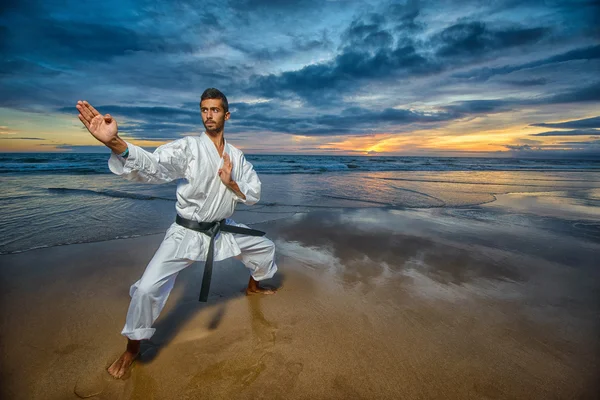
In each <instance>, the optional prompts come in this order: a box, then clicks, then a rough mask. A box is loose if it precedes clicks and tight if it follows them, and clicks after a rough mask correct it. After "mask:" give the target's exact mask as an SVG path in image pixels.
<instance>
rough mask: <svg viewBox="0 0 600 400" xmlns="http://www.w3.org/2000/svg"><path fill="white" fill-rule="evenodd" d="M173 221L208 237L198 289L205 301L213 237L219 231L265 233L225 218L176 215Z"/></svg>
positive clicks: (252, 234)
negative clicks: (209, 219) (194, 218)
mask: <svg viewBox="0 0 600 400" xmlns="http://www.w3.org/2000/svg"><path fill="white" fill-rule="evenodd" d="M175 222H177V224H178V225H181V226H183V227H184V228H188V229H191V230H193V231H196V232H202V233H204V234H205V235H207V236H209V237H210V244H209V245H208V253H207V254H206V263H205V264H204V276H203V277H202V288H201V289H200V298H199V299H198V300H199V301H203V302H206V300H207V299H208V290H209V289H210V278H211V277H212V265H213V253H214V252H215V239H216V237H217V234H218V233H219V232H220V231H223V232H230V233H239V234H241V235H247V236H264V235H265V233H264V232H262V231H259V230H256V229H250V228H242V227H240V226H234V225H227V224H226V223H225V220H224V219H222V220H220V221H215V222H196V221H191V220H189V219H185V218H182V217H180V216H179V215H177V218H175Z"/></svg>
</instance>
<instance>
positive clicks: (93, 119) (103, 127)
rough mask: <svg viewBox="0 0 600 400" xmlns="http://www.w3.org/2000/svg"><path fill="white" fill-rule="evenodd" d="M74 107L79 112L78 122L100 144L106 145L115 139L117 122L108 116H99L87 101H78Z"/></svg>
mask: <svg viewBox="0 0 600 400" xmlns="http://www.w3.org/2000/svg"><path fill="white" fill-rule="evenodd" d="M76 107H77V110H78V111H79V120H80V121H81V122H82V123H83V125H85V127H86V128H87V130H88V131H90V133H91V134H92V135H93V136H94V137H95V138H96V139H98V140H99V141H100V142H102V143H105V144H106V143H109V142H110V141H111V140H112V139H114V138H115V137H117V133H118V128H117V121H115V120H114V119H113V118H112V117H111V116H110V114H106V115H104V116H102V115H100V113H99V112H98V111H97V110H96V109H95V108H94V107H92V105H91V104H89V103H88V102H87V101H78V102H77V106H76Z"/></svg>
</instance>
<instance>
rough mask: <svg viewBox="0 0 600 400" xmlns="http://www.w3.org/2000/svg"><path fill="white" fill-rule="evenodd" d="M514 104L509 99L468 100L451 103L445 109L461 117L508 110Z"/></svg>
mask: <svg viewBox="0 0 600 400" xmlns="http://www.w3.org/2000/svg"><path fill="white" fill-rule="evenodd" d="M514 105H515V104H514V102H511V101H509V100H468V101H461V102H457V103H454V104H451V105H449V106H446V107H445V109H447V110H448V111H450V112H453V113H455V114H456V116H457V117H462V116H465V115H471V114H490V113H497V112H504V111H510V110H511V109H512V108H513V107H514Z"/></svg>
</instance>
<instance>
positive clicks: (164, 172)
mask: <svg viewBox="0 0 600 400" xmlns="http://www.w3.org/2000/svg"><path fill="white" fill-rule="evenodd" d="M76 107H77V110H78V111H79V120H80V121H81V122H82V123H83V125H85V127H86V128H87V129H88V131H89V132H90V133H91V134H92V136H94V137H95V138H96V139H97V140H98V141H100V142H102V143H103V144H104V145H105V146H106V147H108V148H109V149H111V150H112V151H113V153H114V155H113V156H112V157H111V159H110V160H109V163H108V165H109V168H110V170H111V171H112V172H113V173H115V174H117V175H120V176H123V177H124V178H126V179H129V180H133V181H137V182H145V183H166V182H171V181H173V180H175V179H179V178H185V173H186V168H187V164H188V163H187V156H186V148H187V141H186V140H184V139H180V140H176V141H174V142H171V143H167V144H165V145H162V146H160V147H159V148H157V149H156V151H154V153H149V152H147V151H146V150H144V149H142V148H141V147H137V146H134V145H133V144H130V145H128V143H126V142H125V141H124V140H123V139H121V138H120V137H119V135H118V128H117V122H116V121H115V120H114V119H113V118H112V117H111V116H110V114H106V115H104V116H102V115H100V113H99V112H98V111H97V110H96V109H95V108H94V107H92V105H91V104H89V103H88V102H87V101H78V102H77V106H76ZM126 150H129V152H128V153H129V156H128V157H127V156H126V157H127V160H125V159H124V158H123V157H117V155H120V154H122V153H124V152H125V151H126ZM126 154H127V153H126Z"/></svg>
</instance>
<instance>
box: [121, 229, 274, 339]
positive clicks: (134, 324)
mask: <svg viewBox="0 0 600 400" xmlns="http://www.w3.org/2000/svg"><path fill="white" fill-rule="evenodd" d="M235 225H237V226H242V227H246V228H247V226H245V225H242V224H235ZM221 234H223V233H221ZM233 237H234V240H235V242H236V244H237V245H238V246H239V248H240V251H241V253H240V254H239V256H240V258H241V261H242V263H243V264H244V265H245V266H246V267H247V268H248V269H250V274H251V275H252V277H253V278H254V279H255V280H257V281H261V280H264V279H269V278H271V277H273V275H274V274H275V272H277V265H276V264H275V245H274V244H273V242H272V241H270V240H269V239H267V238H265V237H260V236H258V237H257V236H246V235H240V234H233ZM178 245H179V242H178V239H177V238H175V237H173V236H167V237H165V239H164V240H163V242H162V243H161V245H160V247H159V248H158V250H157V251H156V253H155V254H154V257H153V258H152V260H151V261H150V263H149V264H148V266H147V267H146V270H145V271H144V274H143V275H142V277H141V278H140V280H138V281H137V282H136V283H134V284H133V285H132V286H131V288H130V290H129V295H130V296H131V303H130V304H129V310H128V311H127V317H126V319H125V327H124V328H123V331H122V332H121V334H123V335H124V336H127V337H128V338H129V339H132V340H143V339H150V338H151V337H152V335H154V332H155V330H156V329H154V328H152V324H153V323H154V321H156V319H157V318H158V316H159V314H160V312H161V311H162V309H163V307H164V306H165V303H166V302H167V299H168V298H169V294H170V293H171V290H172V289H173V285H174V284H175V278H177V274H178V273H179V271H181V270H182V269H184V268H186V267H188V266H189V265H190V264H192V263H193V262H195V260H190V259H181V258H177V257H176V256H175V254H176V250H177V247H178Z"/></svg>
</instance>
